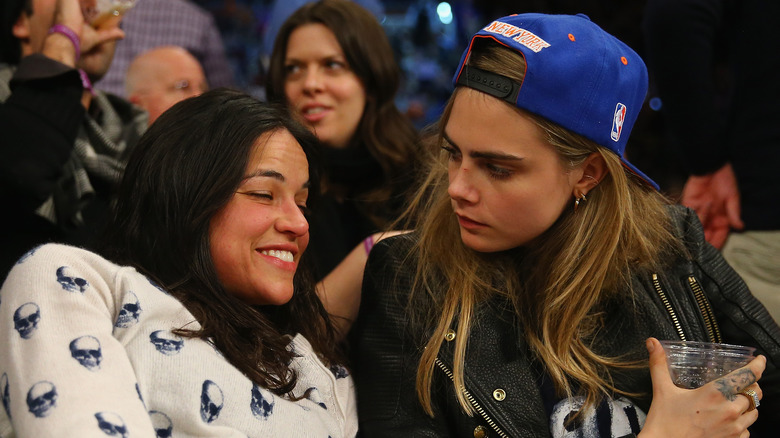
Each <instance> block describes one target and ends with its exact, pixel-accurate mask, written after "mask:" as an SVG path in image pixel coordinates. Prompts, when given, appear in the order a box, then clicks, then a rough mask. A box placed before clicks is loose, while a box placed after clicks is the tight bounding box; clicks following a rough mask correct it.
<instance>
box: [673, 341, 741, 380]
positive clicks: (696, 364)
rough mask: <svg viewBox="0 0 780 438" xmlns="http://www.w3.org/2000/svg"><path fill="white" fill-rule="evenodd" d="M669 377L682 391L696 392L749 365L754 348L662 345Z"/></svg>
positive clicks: (684, 342) (681, 342)
mask: <svg viewBox="0 0 780 438" xmlns="http://www.w3.org/2000/svg"><path fill="white" fill-rule="evenodd" d="M660 342H661V346H663V349H664V352H665V353H666V361H667V363H668V365H669V374H671V376H672V381H673V382H674V384H675V385H677V386H679V387H680V388H687V389H694V388H698V387H700V386H702V385H705V384H707V383H708V382H711V381H713V380H715V379H717V378H718V377H721V376H725V375H726V374H728V373H730V372H732V371H734V370H736V369H738V368H742V367H743V366H745V365H747V364H748V363H749V362H750V361H751V360H753V359H754V358H755V356H753V353H754V352H755V350H756V349H755V348H754V347H746V346H742V345H731V344H718V343H712V342H694V341H660Z"/></svg>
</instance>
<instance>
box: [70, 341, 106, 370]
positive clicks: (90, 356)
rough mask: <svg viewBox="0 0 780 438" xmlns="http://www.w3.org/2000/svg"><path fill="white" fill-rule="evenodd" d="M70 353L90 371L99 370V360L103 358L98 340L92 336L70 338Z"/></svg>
mask: <svg viewBox="0 0 780 438" xmlns="http://www.w3.org/2000/svg"><path fill="white" fill-rule="evenodd" d="M70 355H71V356H73V358H74V359H76V360H77V361H78V362H79V363H80V364H81V365H83V366H84V368H86V369H88V370H90V371H95V370H99V369H100V362H101V361H102V360H103V352H102V350H101V348H100V341H98V340H97V338H95V337H94V336H82V337H80V338H76V339H74V340H72V341H71V342H70Z"/></svg>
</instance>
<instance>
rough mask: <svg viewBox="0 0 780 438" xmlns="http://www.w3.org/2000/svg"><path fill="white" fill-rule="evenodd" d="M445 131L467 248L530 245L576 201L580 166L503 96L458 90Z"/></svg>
mask: <svg viewBox="0 0 780 438" xmlns="http://www.w3.org/2000/svg"><path fill="white" fill-rule="evenodd" d="M445 133H446V138H447V141H445V142H444V146H443V148H444V149H445V150H446V151H447V152H448V153H449V155H450V160H449V189H448V192H449V195H450V199H451V204H452V209H453V210H454V213H455V215H456V216H457V219H458V223H459V225H460V236H461V239H462V240H463V243H464V244H465V245H466V246H468V247H469V248H472V249H474V250H476V251H480V252H496V251H504V250H507V249H511V248H516V247H519V246H523V245H526V244H528V243H529V242H530V241H531V240H533V239H535V238H537V237H539V236H540V235H541V234H542V233H544V232H545V231H547V230H548V229H549V228H550V227H551V226H552V225H553V223H555V221H556V220H557V219H558V217H560V215H561V213H562V212H563V209H564V207H565V206H567V205H569V202H570V201H571V200H572V198H573V192H574V187H575V183H576V182H577V181H578V180H579V179H580V176H581V172H579V173H578V172H574V171H570V170H568V169H566V168H565V167H564V166H563V163H562V162H561V159H560V157H559V155H558V153H557V151H556V150H555V149H554V148H553V146H551V145H550V144H548V143H547V142H546V141H545V140H544V137H543V134H542V130H541V128H539V127H538V126H537V125H536V124H535V123H534V122H533V121H532V120H531V119H530V118H528V117H527V116H525V115H524V114H523V113H521V112H519V111H518V110H517V109H516V108H513V107H511V106H510V105H508V104H506V103H505V102H503V101H501V100H499V99H497V98H495V97H492V96H488V95H487V94H484V93H481V92H479V91H475V90H472V89H470V88H462V89H459V90H458V94H457V96H456V97H455V101H454V103H453V106H452V112H451V114H450V118H449V120H448V121H447V125H446V127H445Z"/></svg>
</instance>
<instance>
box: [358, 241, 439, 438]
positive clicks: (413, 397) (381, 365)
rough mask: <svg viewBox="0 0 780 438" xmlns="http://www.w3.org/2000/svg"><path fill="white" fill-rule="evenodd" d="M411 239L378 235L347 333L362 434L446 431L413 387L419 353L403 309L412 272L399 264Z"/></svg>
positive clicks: (424, 434) (434, 434) (418, 434)
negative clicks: (354, 318)
mask: <svg viewBox="0 0 780 438" xmlns="http://www.w3.org/2000/svg"><path fill="white" fill-rule="evenodd" d="M409 239H410V237H409V235H402V236H398V237H394V238H388V239H384V240H382V241H381V242H379V243H378V244H377V245H376V246H374V248H373V249H372V250H371V255H370V257H369V260H368V263H367V265H366V271H365V274H364V278H363V294H362V301H361V305H360V313H359V317H358V320H357V321H356V323H355V326H354V327H353V330H352V332H351V336H352V346H353V351H354V352H355V355H354V357H353V363H354V372H353V376H354V377H355V384H356V387H357V393H358V418H359V420H360V434H361V435H362V436H367V437H372V438H373V437H380V438H381V437H393V438H395V437H401V436H409V437H412V436H413V437H441V436H448V435H449V433H448V432H447V426H446V424H445V423H444V421H443V415H442V414H440V413H439V414H438V415H436V416H435V417H434V418H431V417H429V416H428V415H426V414H425V412H424V411H423V410H422V407H421V405H420V403H419V401H418V399H417V394H416V391H415V379H416V372H417V363H418V361H419V357H420V356H419V349H418V348H416V347H415V346H414V345H413V342H412V339H411V337H410V336H409V332H408V316H407V313H406V309H405V306H406V302H407V299H408V295H407V294H408V291H409V287H410V285H411V282H410V277H409V275H410V272H413V271H410V269H411V268H410V266H409V265H407V266H404V264H403V260H404V255H405V253H406V251H405V249H406V248H408V245H409V242H410V240H409ZM434 411H438V408H436V407H434Z"/></svg>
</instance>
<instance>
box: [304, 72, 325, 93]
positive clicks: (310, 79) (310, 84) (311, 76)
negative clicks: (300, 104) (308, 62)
mask: <svg viewBox="0 0 780 438" xmlns="http://www.w3.org/2000/svg"><path fill="white" fill-rule="evenodd" d="M322 85H323V81H322V74H321V73H320V72H319V71H318V70H317V69H316V68H310V69H308V70H307V71H306V76H305V77H304V78H303V89H304V90H305V91H308V92H314V91H319V90H322Z"/></svg>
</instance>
